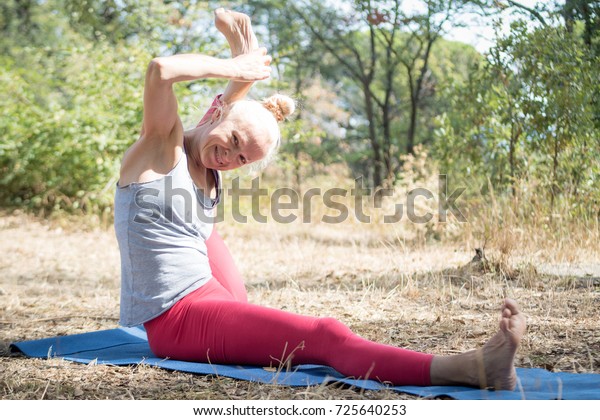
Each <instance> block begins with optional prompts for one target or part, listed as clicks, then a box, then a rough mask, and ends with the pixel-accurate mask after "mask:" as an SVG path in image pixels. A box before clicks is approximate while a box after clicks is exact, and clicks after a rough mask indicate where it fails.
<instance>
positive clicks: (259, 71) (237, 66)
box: [231, 47, 271, 82]
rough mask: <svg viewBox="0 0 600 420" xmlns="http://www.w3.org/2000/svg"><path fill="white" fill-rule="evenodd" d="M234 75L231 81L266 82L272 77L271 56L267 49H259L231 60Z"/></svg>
mask: <svg viewBox="0 0 600 420" xmlns="http://www.w3.org/2000/svg"><path fill="white" fill-rule="evenodd" d="M231 61H232V63H233V67H234V75H233V77H232V78H231V80H235V81H240V82H254V81H257V80H264V79H267V78H269V76H270V75H271V67H270V64H271V56H270V55H267V49H266V48H264V47H262V48H258V49H256V50H254V51H252V52H250V53H248V54H240V55H238V56H236V57H234V58H232V59H231Z"/></svg>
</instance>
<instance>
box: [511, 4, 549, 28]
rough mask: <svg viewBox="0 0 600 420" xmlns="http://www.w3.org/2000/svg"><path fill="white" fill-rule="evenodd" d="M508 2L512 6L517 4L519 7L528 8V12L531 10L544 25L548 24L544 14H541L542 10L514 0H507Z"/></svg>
mask: <svg viewBox="0 0 600 420" xmlns="http://www.w3.org/2000/svg"><path fill="white" fill-rule="evenodd" d="M506 2H507V3H508V4H510V5H511V6H515V7H517V8H519V9H523V10H526V11H527V12H529V13H530V14H531V15H532V16H534V17H535V18H536V19H537V20H539V21H540V22H541V23H542V25H544V26H548V24H547V23H546V21H545V20H544V18H543V17H542V15H541V14H540V12H538V11H537V10H535V9H533V8H531V7H527V6H525V5H524V4H521V3H518V2H516V1H513V0H506Z"/></svg>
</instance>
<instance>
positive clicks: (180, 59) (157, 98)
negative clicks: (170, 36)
mask: <svg viewBox="0 0 600 420" xmlns="http://www.w3.org/2000/svg"><path fill="white" fill-rule="evenodd" d="M270 63H271V57H270V56H268V55H267V50H266V49H265V48H259V49H257V50H255V51H252V52H250V53H247V54H241V55H238V56H236V57H234V58H231V59H220V58H215V57H209V56H206V55H201V54H179V55H173V56H170V57H159V58H155V59H153V60H152V61H151V62H150V64H149V66H148V70H147V72H146V85H145V87H144V121H143V125H142V133H143V135H144V137H148V136H150V137H155V136H156V137H161V138H162V137H165V136H168V135H169V133H171V131H172V130H173V128H174V127H175V124H177V122H178V121H179V118H178V115H177V99H176V98H175V94H174V92H173V83H176V82H181V81H189V80H198V79H207V78H221V79H228V80H235V81H240V82H254V81H257V80H264V79H266V78H268V77H269V75H270V74H271V68H270V67H269V64H270Z"/></svg>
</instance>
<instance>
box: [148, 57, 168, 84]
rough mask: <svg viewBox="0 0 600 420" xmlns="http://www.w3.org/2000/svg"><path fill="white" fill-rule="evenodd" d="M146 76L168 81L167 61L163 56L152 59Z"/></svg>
mask: <svg viewBox="0 0 600 420" xmlns="http://www.w3.org/2000/svg"><path fill="white" fill-rule="evenodd" d="M146 76H147V77H148V78H154V79H155V80H160V81H166V80H167V72H166V69H165V62H164V59H163V57H156V58H153V59H152V60H150V63H149V64H148V69H147V70H146Z"/></svg>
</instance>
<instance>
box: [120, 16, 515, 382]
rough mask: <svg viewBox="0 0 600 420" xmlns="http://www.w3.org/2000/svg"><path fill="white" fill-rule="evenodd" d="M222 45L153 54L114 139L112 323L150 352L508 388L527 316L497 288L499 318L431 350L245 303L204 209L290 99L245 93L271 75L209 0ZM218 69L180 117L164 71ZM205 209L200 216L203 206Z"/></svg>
mask: <svg viewBox="0 0 600 420" xmlns="http://www.w3.org/2000/svg"><path fill="white" fill-rule="evenodd" d="M215 23H216V26H217V28H218V29H219V30H220V31H221V33H223V34H224V35H225V37H226V38H227V40H228V42H229V44H230V47H231V49H232V53H233V57H232V58H231V59H216V58H212V57H207V56H203V55H197V54H187V55H176V56H172V57H164V58H157V59H154V60H152V62H151V63H150V65H149V67H148V71H147V74H146V84H145V89H144V118H143V124H142V130H141V135H140V138H139V140H138V141H137V142H136V143H135V144H133V145H132V146H131V148H130V149H129V150H128V151H127V152H126V153H125V155H124V158H123V162H122V167H121V173H120V180H119V183H118V188H117V191H116V196H115V228H116V232H117V238H118V240H119V246H120V250H121V260H122V269H121V272H122V291H121V323H122V324H123V325H126V326H131V325H138V324H144V326H145V328H146V330H147V333H148V340H149V343H150V347H151V349H152V351H153V352H154V353H155V354H156V356H158V357H165V358H166V357H168V358H172V359H179V360H189V361H201V362H212V363H224V364H247V365H260V366H268V365H271V364H273V363H278V362H284V361H291V362H292V363H293V364H303V363H316V364H323V365H329V366H331V367H333V368H335V369H336V370H338V371H339V372H340V373H342V374H343V375H346V376H351V377H356V378H367V377H368V378H371V379H377V380H379V381H382V382H389V383H392V384H395V385H404V384H411V385H431V384H433V385H449V384H462V385H470V386H478V387H494V388H496V389H513V388H514V387H515V385H516V375H515V370H514V366H513V360H514V356H515V352H516V350H517V347H518V345H519V342H520V340H521V337H522V335H523V333H524V331H525V318H524V316H523V315H522V314H521V313H520V311H519V308H518V306H517V304H516V303H515V302H514V301H512V300H510V299H507V300H506V301H505V302H504V305H503V308H502V311H501V321H500V328H499V331H498V332H497V333H496V335H494V336H493V338H492V339H491V340H489V341H488V342H487V343H486V344H485V345H484V346H483V347H482V348H480V349H477V350H473V351H470V352H466V353H463V354H459V355H453V356H434V355H430V354H424V353H417V352H413V351H410V350H406V349H401V348H397V347H393V346H389V345H383V344H379V343H375V342H371V341H368V340H365V339H363V338H361V337H359V336H357V335H355V334H354V333H352V331H350V330H349V329H348V328H347V327H346V326H345V325H343V324H342V323H340V322H339V321H337V320H335V319H332V318H315V317H307V316H301V315H296V314H291V313H287V312H283V311H279V310H275V309H270V308H265V307H260V306H256V305H252V304H249V303H248V302H247V298H246V291H245V288H244V285H243V281H242V279H241V276H240V274H239V272H238V271H237V269H236V267H235V265H234V262H233V260H232V258H231V256H230V255H229V253H228V251H227V248H226V247H225V245H224V243H223V241H222V240H221V238H220V237H219V236H218V234H217V233H216V231H215V230H214V228H213V227H212V225H211V223H210V217H209V216H210V215H211V213H212V211H213V210H214V207H215V206H216V204H217V202H218V200H219V190H220V182H221V181H220V177H219V171H220V170H230V169H235V168H238V167H242V166H246V165H252V164H257V163H260V162H262V161H264V160H265V159H267V158H268V157H269V156H270V155H271V154H272V153H273V151H274V149H275V148H276V147H277V145H278V143H279V129H278V127H277V122H278V121H281V120H283V119H284V118H285V116H287V115H289V113H291V112H292V111H293V102H291V101H290V100H289V98H286V97H283V96H275V97H272V98H270V99H269V100H267V101H265V102H263V103H258V102H250V101H247V100H245V99H244V98H245V96H246V93H247V92H248V90H249V89H250V87H251V85H252V83H253V82H254V81H257V80H263V79H266V78H267V77H269V73H270V68H269V64H270V60H271V59H270V57H269V56H268V55H267V54H266V50H265V49H262V48H258V44H257V41H256V37H255V36H254V33H253V32H252V28H251V25H250V20H249V18H248V17H247V16H245V15H243V14H240V13H235V12H231V11H225V10H223V9H219V10H217V11H216V12H215ZM211 77H212V78H222V79H227V80H229V84H228V86H227V88H226V90H225V92H224V93H223V95H222V96H220V97H217V98H216V99H215V101H214V102H213V106H212V107H211V109H210V110H209V112H208V113H207V115H206V116H205V117H204V118H203V119H202V121H201V122H200V124H198V126H197V127H195V128H193V129H191V130H188V131H184V129H183V127H182V123H181V121H180V119H179V117H178V114H177V100H176V98H175V96H174V94H173V88H172V87H173V84H174V83H176V82H179V81H185V80H196V79H205V78H211ZM205 216H206V217H205Z"/></svg>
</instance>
